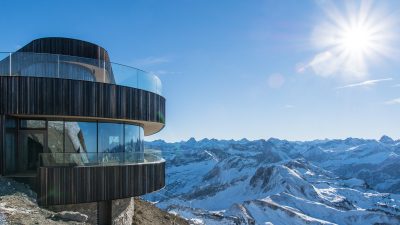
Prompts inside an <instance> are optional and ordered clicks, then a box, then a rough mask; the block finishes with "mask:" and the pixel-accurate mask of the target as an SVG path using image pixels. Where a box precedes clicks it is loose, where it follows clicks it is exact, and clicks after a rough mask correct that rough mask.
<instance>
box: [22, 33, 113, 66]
mask: <svg viewBox="0 0 400 225" xmlns="http://www.w3.org/2000/svg"><path fill="white" fill-rule="evenodd" d="M17 52H35V53H49V54H60V55H70V56H78V57H84V58H92V59H101V60H106V61H110V57H109V55H108V53H107V50H105V49H104V48H103V47H101V46H99V45H97V44H94V43H90V42H87V41H83V40H79V39H73V38H65V37H44V38H38V39H35V40H33V41H31V42H29V43H28V44H26V45H25V46H24V47H22V48H20V49H19V50H18V51H17Z"/></svg>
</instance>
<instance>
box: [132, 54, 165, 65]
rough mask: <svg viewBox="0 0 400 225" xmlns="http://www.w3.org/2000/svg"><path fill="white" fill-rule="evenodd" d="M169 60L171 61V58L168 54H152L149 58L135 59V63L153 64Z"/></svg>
mask: <svg viewBox="0 0 400 225" xmlns="http://www.w3.org/2000/svg"><path fill="white" fill-rule="evenodd" d="M169 62H171V59H170V58H169V57H166V56H161V57H154V56H150V57H147V58H143V59H138V60H135V61H134V64H135V66H153V65H158V64H163V63H169Z"/></svg>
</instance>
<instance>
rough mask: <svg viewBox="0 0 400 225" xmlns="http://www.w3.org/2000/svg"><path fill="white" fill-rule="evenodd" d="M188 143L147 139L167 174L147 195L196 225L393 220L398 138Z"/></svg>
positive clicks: (399, 174)
mask: <svg viewBox="0 0 400 225" xmlns="http://www.w3.org/2000/svg"><path fill="white" fill-rule="evenodd" d="M189 140H190V141H186V142H175V143H167V142H160V141H154V142H147V143H146V146H147V147H151V148H158V149H160V150H162V151H163V154H164V157H165V158H166V160H167V169H166V172H167V178H168V179H167V180H168V184H167V186H166V188H165V189H164V190H162V191H161V193H159V194H152V195H148V196H146V198H147V199H148V200H151V201H154V202H157V206H158V207H160V208H162V209H166V210H167V211H171V212H174V213H177V214H180V215H181V216H183V217H185V218H187V219H192V220H194V221H197V222H198V223H199V224H202V223H203V224H265V223H268V222H270V223H272V224H349V223H351V224H374V223H380V222H384V223H387V224H398V223H400V208H399V206H400V196H399V195H398V194H399V193H400V185H399V184H400V164H399V162H400V161H399V160H398V159H400V157H399V155H400V145H399V143H400V140H396V141H395V140H393V139H391V138H390V137H388V136H383V137H382V138H381V139H379V140H373V139H361V138H346V139H325V140H314V141H304V142H302V141H287V140H280V139H276V138H269V139H268V140H265V139H260V140H254V141H251V140H247V139H241V140H216V139H202V140H199V141H196V140H195V139H194V138H192V139H189ZM333 215H334V216H333Z"/></svg>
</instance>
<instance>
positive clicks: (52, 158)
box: [39, 150, 165, 167]
mask: <svg viewBox="0 0 400 225" xmlns="http://www.w3.org/2000/svg"><path fill="white" fill-rule="evenodd" d="M39 160H40V166H41V167H60V166H61V167H62V166H68V167H79V166H115V165H132V164H150V163H160V162H163V161H165V160H164V159H163V158H162V156H161V151H158V150H145V151H144V152H129V153H128V152H119V153H41V154H39Z"/></svg>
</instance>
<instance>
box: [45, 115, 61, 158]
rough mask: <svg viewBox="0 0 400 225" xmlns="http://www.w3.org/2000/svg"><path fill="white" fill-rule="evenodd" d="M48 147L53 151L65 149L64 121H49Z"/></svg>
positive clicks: (58, 151) (57, 151)
mask: <svg viewBox="0 0 400 225" xmlns="http://www.w3.org/2000/svg"><path fill="white" fill-rule="evenodd" d="M47 126H48V128H47V147H48V149H49V151H50V152H51V153H61V152H63V151H64V121H49V122H48V124H47Z"/></svg>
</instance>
